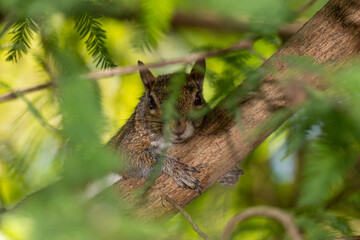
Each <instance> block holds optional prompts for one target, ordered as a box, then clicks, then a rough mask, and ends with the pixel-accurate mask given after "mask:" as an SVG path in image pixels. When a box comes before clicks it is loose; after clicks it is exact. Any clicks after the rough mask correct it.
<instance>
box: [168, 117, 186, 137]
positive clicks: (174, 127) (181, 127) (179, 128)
mask: <svg viewBox="0 0 360 240" xmlns="http://www.w3.org/2000/svg"><path fill="white" fill-rule="evenodd" d="M185 129H186V123H185V121H180V120H174V121H172V123H171V132H172V133H173V134H174V135H176V136H178V137H180V136H181V135H182V134H183V133H184V132H185Z"/></svg>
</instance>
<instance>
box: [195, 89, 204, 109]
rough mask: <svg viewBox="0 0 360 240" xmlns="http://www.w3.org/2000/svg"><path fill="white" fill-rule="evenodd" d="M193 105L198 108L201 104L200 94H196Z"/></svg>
mask: <svg viewBox="0 0 360 240" xmlns="http://www.w3.org/2000/svg"><path fill="white" fill-rule="evenodd" d="M194 104H195V105H196V106H200V105H201V104H202V98H201V96H200V92H197V93H196V95H195V101H194Z"/></svg>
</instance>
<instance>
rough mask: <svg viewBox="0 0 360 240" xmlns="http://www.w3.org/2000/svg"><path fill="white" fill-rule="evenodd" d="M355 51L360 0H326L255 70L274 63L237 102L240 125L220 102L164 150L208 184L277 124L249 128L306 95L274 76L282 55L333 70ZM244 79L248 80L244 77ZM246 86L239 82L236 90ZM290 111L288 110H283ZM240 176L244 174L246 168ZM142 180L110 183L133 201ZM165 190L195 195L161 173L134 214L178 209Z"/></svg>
mask: <svg viewBox="0 0 360 240" xmlns="http://www.w3.org/2000/svg"><path fill="white" fill-rule="evenodd" d="M359 51H360V1H357V0H331V1H329V2H328V3H327V4H326V5H325V6H324V7H323V8H322V9H321V10H320V11H319V12H318V13H317V14H316V15H315V16H314V17H313V18H312V19H311V20H310V21H309V22H307V23H306V24H305V25H304V26H303V27H302V28H301V29H300V30H299V31H298V32H297V33H296V34H295V35H294V36H293V37H292V38H291V39H290V40H289V41H288V42H287V43H286V44H285V45H284V46H283V47H281V49H279V50H278V51H277V52H276V53H275V54H274V55H273V56H272V57H271V58H270V59H269V60H268V61H267V62H266V63H265V64H264V65H263V66H262V67H261V68H260V69H259V70H258V71H260V72H265V71H267V69H268V68H267V67H272V68H275V69H276V71H275V72H274V71H272V73H269V74H267V75H265V77H264V78H263V79H262V84H261V87H260V89H259V90H258V91H257V92H256V93H255V94H253V95H252V96H251V97H249V98H247V99H246V100H245V101H241V102H239V104H238V110H239V111H240V112H241V121H242V126H241V128H239V126H238V125H236V124H235V122H234V121H233V119H232V118H231V117H230V116H229V114H228V113H227V112H226V111H225V110H222V109H221V108H220V107H218V108H216V109H214V110H213V111H212V112H211V113H210V115H209V116H208V117H207V119H206V123H205V125H204V127H203V128H202V129H201V131H200V132H199V133H198V134H196V136H195V137H194V138H192V139H191V140H190V141H189V142H187V143H185V144H181V145H174V146H173V147H171V149H169V151H168V155H170V156H174V157H178V158H179V159H180V160H181V161H182V162H184V163H186V164H188V165H190V166H196V167H197V168H198V169H199V170H200V173H198V174H196V177H197V178H198V179H199V180H200V181H201V183H202V185H203V187H204V190H206V189H207V188H209V187H210V186H211V185H213V184H214V183H215V182H216V181H217V179H218V178H219V177H220V176H221V175H223V174H224V173H225V172H227V171H228V170H229V169H230V168H232V167H234V166H235V165H236V164H238V163H239V162H240V161H241V160H242V159H244V158H245V157H246V156H247V155H248V154H249V153H250V152H251V151H252V150H254V149H255V148H256V147H257V146H258V145H259V144H260V143H261V142H263V141H264V140H265V139H266V137H268V136H269V134H271V133H272V132H273V131H274V130H275V127H272V128H267V129H266V131H262V132H261V133H259V134H256V135H254V134H253V133H254V130H256V129H257V128H258V127H260V126H262V125H263V124H264V123H266V122H267V121H268V120H269V119H271V116H273V115H274V113H276V112H277V111H278V110H280V109H284V108H285V107H288V106H290V105H292V104H293V103H294V102H296V101H298V100H304V99H305V98H303V97H300V98H299V99H298V98H295V99H294V96H293V94H289V93H291V91H290V92H289V91H288V88H287V87H286V86H284V85H283V84H282V83H280V82H279V81H277V79H276V78H277V76H279V75H282V74H286V73H287V72H288V69H289V66H288V65H287V64H286V63H285V62H284V61H282V58H283V57H284V56H288V55H296V56H308V57H311V58H312V59H313V60H314V61H316V62H317V63H324V64H326V65H327V66H328V69H329V70H331V69H332V68H336V67H337V66H340V65H341V64H343V63H344V62H345V61H346V60H349V59H351V58H353V57H355V56H357V55H358V53H359ZM298 81H302V82H304V83H306V84H310V85H311V86H313V87H315V88H321V85H320V80H319V79H318V78H316V76H313V75H307V76H305V75H304V76H299V78H298ZM243 85H244V86H246V81H245V84H243ZM244 86H240V87H239V89H238V91H241V88H243V87H244ZM291 109H294V108H291ZM289 116H290V114H288V115H287V117H289ZM284 120H285V119H284ZM279 124H280V123H278V125H279ZM243 177H246V173H245V176H243ZM143 183H144V180H143V179H127V180H121V181H119V182H117V183H116V184H115V186H114V187H115V188H116V189H118V190H120V191H121V192H122V194H123V196H124V199H125V201H126V202H127V204H129V205H133V204H134V201H133V200H134V198H133V196H132V193H133V191H134V190H135V189H137V188H139V187H140V186H141V185H142V184H143ZM239 184H241V178H240V183H239ZM163 195H167V196H168V197H170V198H171V199H173V200H175V201H176V202H177V203H178V204H179V205H180V206H186V205H187V204H189V203H190V202H191V201H192V200H194V199H195V198H196V197H198V196H199V194H197V193H196V192H194V191H192V190H186V189H182V188H180V187H178V185H177V184H176V183H175V182H174V181H173V180H172V179H170V178H169V177H168V176H165V175H161V176H159V177H158V178H157V180H156V181H155V184H154V185H153V186H152V187H151V188H150V190H149V191H148V192H147V199H146V201H145V203H144V204H142V205H141V206H137V208H136V212H137V214H138V215H139V216H140V217H141V218H143V219H145V220H148V219H157V218H161V217H166V216H171V215H172V214H173V213H175V212H177V210H176V209H175V208H174V207H173V206H172V205H171V204H169V203H167V202H166V201H163V199H162V197H161V196H163Z"/></svg>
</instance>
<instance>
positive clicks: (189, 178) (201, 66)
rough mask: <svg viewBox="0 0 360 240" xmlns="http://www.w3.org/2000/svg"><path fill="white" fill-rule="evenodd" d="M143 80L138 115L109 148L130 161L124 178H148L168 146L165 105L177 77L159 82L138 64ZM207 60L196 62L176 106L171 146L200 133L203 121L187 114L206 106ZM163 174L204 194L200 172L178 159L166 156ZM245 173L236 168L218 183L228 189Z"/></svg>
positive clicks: (181, 185)
mask: <svg viewBox="0 0 360 240" xmlns="http://www.w3.org/2000/svg"><path fill="white" fill-rule="evenodd" d="M138 65H139V66H140V67H141V68H140V71H139V72H140V77H141V80H142V83H143V85H144V87H145V93H144V95H143V96H142V97H141V98H140V102H139V103H138V105H137V106H136V108H135V112H134V113H133V114H132V116H131V117H130V118H129V119H128V121H127V122H126V123H125V125H124V126H123V127H122V128H121V129H120V130H119V131H118V132H117V134H115V136H113V137H112V138H111V140H110V141H109V144H110V146H111V147H112V148H113V149H114V150H115V151H116V152H119V153H123V154H125V156H127V157H128V158H129V160H128V162H126V163H125V164H124V165H125V169H124V170H122V171H121V172H120V174H121V175H122V176H123V178H125V179H126V178H147V177H149V175H150V173H151V171H152V169H153V168H154V166H155V165H156V164H157V162H158V159H159V158H160V156H161V152H162V150H163V149H164V147H165V146H166V143H165V141H164V137H163V128H164V122H163V119H162V116H163V111H162V103H163V102H164V101H166V99H167V97H168V95H169V91H168V89H169V84H170V79H171V78H172V77H174V75H175V74H166V75H159V76H158V77H157V78H156V77H154V75H153V74H152V73H151V71H150V70H149V69H148V68H147V67H146V66H145V64H144V63H142V62H141V61H138ZM205 65H206V64H205V59H200V60H198V61H196V62H195V64H194V66H193V68H192V70H191V72H190V74H186V81H185V84H184V85H183V87H182V88H181V90H180V96H179V98H178V101H177V104H176V110H177V113H178V115H177V116H178V118H177V119H172V120H171V122H170V129H171V137H170V145H171V144H181V143H183V142H184V141H185V140H187V139H189V138H190V137H192V136H193V135H194V133H195V132H196V131H197V130H199V129H200V128H201V126H202V123H203V122H204V117H202V118H198V119H191V118H190V117H189V116H188V113H189V112H190V111H193V110H200V109H201V108H203V107H205V106H206V104H207V103H206V101H205V100H204V97H203V81H204V76H205ZM161 171H162V172H163V173H165V174H167V175H169V176H170V177H171V178H172V179H173V180H174V181H175V182H176V183H177V184H178V185H179V186H180V187H182V188H186V189H192V190H194V191H196V192H198V193H201V191H202V186H201V183H200V181H199V180H198V179H197V178H196V177H195V176H194V174H195V173H198V172H199V170H198V169H196V168H195V167H192V166H188V165H186V164H184V163H181V162H180V161H179V159H177V158H174V157H170V156H167V155H165V156H164V160H163V165H162V168H161ZM240 174H242V170H240V169H237V168H233V169H231V170H230V171H229V172H228V173H226V174H225V175H224V176H223V177H222V178H220V180H219V182H220V183H221V184H223V185H225V186H232V185H234V184H235V183H236V182H237V181H238V178H239V175H240Z"/></svg>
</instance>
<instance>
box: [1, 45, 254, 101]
mask: <svg viewBox="0 0 360 240" xmlns="http://www.w3.org/2000/svg"><path fill="white" fill-rule="evenodd" d="M252 43H253V41H252V40H250V39H246V40H243V41H240V42H238V43H236V44H234V45H232V46H230V47H228V48H225V49H219V50H212V51H208V52H198V53H192V54H189V55H187V56H184V57H181V58H175V59H170V60H163V61H159V62H155V63H150V64H146V66H147V67H151V68H157V67H163V66H167V65H172V64H178V63H187V64H189V63H192V62H194V61H196V60H198V59H201V58H209V57H215V56H219V55H224V54H227V53H230V52H234V51H239V50H242V49H249V50H251V49H252ZM144 68H145V67H144V66H138V65H132V66H126V67H117V68H112V69H109V70H107V71H98V72H93V73H89V74H87V75H86V76H85V78H87V79H91V80H96V79H99V78H107V77H112V76H116V75H126V74H131V73H134V72H138V71H139V70H142V69H144ZM53 86H54V82H53V81H50V82H48V83H44V84H40V85H36V86H33V87H30V88H26V89H20V90H16V91H15V92H10V93H6V94H4V95H2V96H0V103H1V102H5V101H8V100H12V99H15V98H17V97H18V95H19V94H26V93H31V92H35V91H39V90H43V89H46V88H49V87H53Z"/></svg>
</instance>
